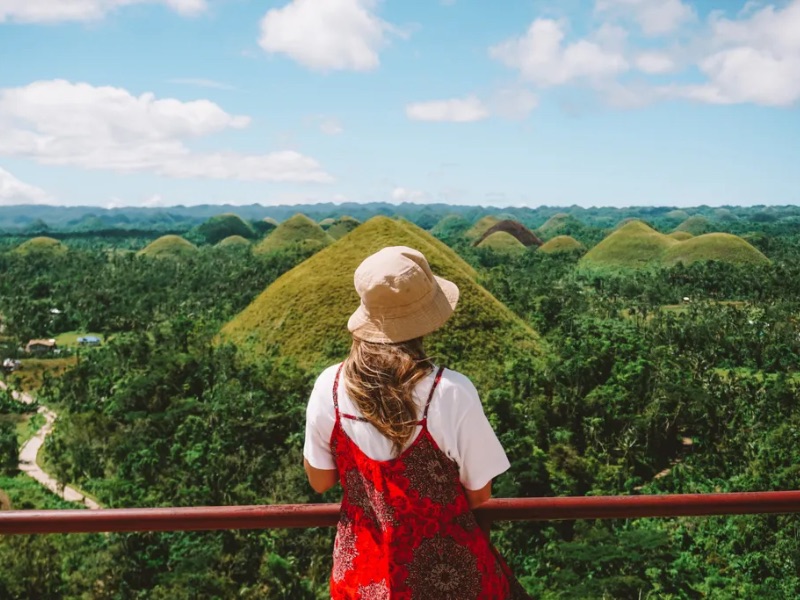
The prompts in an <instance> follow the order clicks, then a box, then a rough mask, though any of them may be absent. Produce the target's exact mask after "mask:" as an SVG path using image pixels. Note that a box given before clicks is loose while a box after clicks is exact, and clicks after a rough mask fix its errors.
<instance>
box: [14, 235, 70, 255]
mask: <svg viewBox="0 0 800 600" xmlns="http://www.w3.org/2000/svg"><path fill="white" fill-rule="evenodd" d="M66 251H67V247H66V246H65V245H64V244H62V243H61V242H59V241H58V240H54V239H53V238H51V237H35V238H33V239H30V240H28V241H27V242H23V243H22V244H20V245H19V246H17V247H16V248H15V249H14V252H16V253H17V254H63V253H65V252H66Z"/></svg>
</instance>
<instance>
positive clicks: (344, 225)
mask: <svg viewBox="0 0 800 600" xmlns="http://www.w3.org/2000/svg"><path fill="white" fill-rule="evenodd" d="M359 225H361V221H359V220H358V219H354V218H353V217H347V216H344V217H339V218H338V219H336V220H335V221H334V222H333V224H331V226H330V227H328V230H327V232H328V235H329V236H331V237H332V238H333V239H335V240H338V239H339V238H343V237H344V236H346V235H347V234H348V233H350V232H351V231H353V229H355V228H356V227H358V226H359Z"/></svg>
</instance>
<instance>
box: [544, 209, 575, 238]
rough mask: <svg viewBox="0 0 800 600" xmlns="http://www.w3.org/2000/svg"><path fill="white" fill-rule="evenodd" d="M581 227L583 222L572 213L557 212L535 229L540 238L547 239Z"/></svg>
mask: <svg viewBox="0 0 800 600" xmlns="http://www.w3.org/2000/svg"><path fill="white" fill-rule="evenodd" d="M581 227H583V223H581V222H580V221H579V220H578V219H576V218H575V217H573V216H572V215H568V214H567V213H557V214H555V215H553V216H552V217H550V218H549V219H547V221H545V222H544V223H543V224H542V226H541V227H539V228H538V229H537V230H536V233H537V234H538V235H539V236H541V237H542V238H545V239H548V238H553V237H556V236H558V235H561V234H563V233H566V232H567V231H570V230H574V229H579V228H581Z"/></svg>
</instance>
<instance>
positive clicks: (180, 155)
mask: <svg viewBox="0 0 800 600" xmlns="http://www.w3.org/2000/svg"><path fill="white" fill-rule="evenodd" d="M249 124H250V118H249V117H246V116H237V115H231V114H229V113H227V112H225V111H224V110H223V109H222V108H220V107H219V106H218V105H217V104H215V103H213V102H211V101H209V100H194V101H191V102H182V101H180V100H176V99H173V98H164V99H157V98H156V97H155V96H154V95H153V94H151V93H146V94H142V95H140V96H134V95H132V94H131V93H130V92H128V91H127V90H125V89H122V88H115V87H108V86H103V87H95V86H92V85H89V84H87V83H71V82H68V81H64V80H52V81H37V82H34V83H31V84H29V85H27V86H24V87H18V88H6V89H0V155H7V156H18V157H25V158H31V159H33V160H36V161H38V162H40V163H42V164H49V165H70V166H75V167H81V168H85V169H104V170H113V171H118V172H136V171H150V172H155V173H158V174H161V175H164V176H167V177H178V178H185V177H198V178H212V179H240V180H262V181H293V182H330V181H332V180H333V178H332V177H331V176H330V175H329V174H328V173H326V172H325V171H324V170H323V169H322V167H321V166H320V165H319V164H318V163H317V162H316V161H315V160H314V159H312V158H309V157H307V156H304V155H302V154H300V153H298V152H294V151H281V152H271V153H268V154H262V155H247V154H239V153H236V152H211V153H198V152H194V151H192V150H191V149H190V147H189V146H188V145H187V143H188V142H190V141H191V140H193V139H198V138H201V137H204V136H208V135H210V134H214V133H218V132H221V131H227V130H236V129H244V128H246V127H247V126H248V125H249Z"/></svg>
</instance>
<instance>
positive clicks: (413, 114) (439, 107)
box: [401, 96, 489, 189]
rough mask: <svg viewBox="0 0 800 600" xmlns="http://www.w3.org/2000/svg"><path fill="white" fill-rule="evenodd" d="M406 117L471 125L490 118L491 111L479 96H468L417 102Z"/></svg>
mask: <svg viewBox="0 0 800 600" xmlns="http://www.w3.org/2000/svg"><path fill="white" fill-rule="evenodd" d="M406 116H407V117H408V118H409V119H411V120H412V121H450V122H452V123H469V122H472V121H482V120H483V119H486V118H487V117H488V116H489V109H488V108H487V107H486V106H485V105H484V103H483V102H481V100H480V99H479V98H478V97H477V96H468V97H466V98H453V99H451V100H433V101H430V102H415V103H412V104H409V105H407V106H406ZM401 189H402V188H401Z"/></svg>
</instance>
